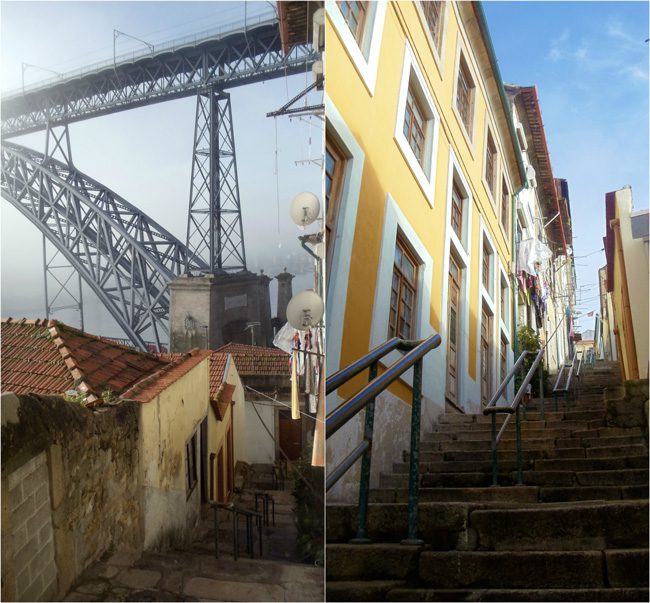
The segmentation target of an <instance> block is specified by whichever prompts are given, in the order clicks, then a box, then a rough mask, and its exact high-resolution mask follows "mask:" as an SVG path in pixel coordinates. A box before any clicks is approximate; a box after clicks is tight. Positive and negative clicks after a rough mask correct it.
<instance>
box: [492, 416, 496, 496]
mask: <svg viewBox="0 0 650 603" xmlns="http://www.w3.org/2000/svg"><path fill="white" fill-rule="evenodd" d="M492 485H493V486H496V485H497V413H495V412H493V413H492Z"/></svg>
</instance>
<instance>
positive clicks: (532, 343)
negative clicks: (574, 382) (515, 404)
mask: <svg viewBox="0 0 650 603" xmlns="http://www.w3.org/2000/svg"><path fill="white" fill-rule="evenodd" d="M540 347H541V341H540V339H539V336H538V335H537V333H536V332H535V331H534V330H533V329H531V328H530V327H527V326H524V327H520V328H519V329H518V330H517V350H518V352H519V354H522V353H523V352H525V351H528V352H529V354H528V355H527V356H526V357H525V358H524V360H523V362H522V363H521V366H520V367H519V370H518V371H517V373H516V375H515V391H519V387H520V386H521V384H522V383H523V381H524V379H525V377H526V375H527V374H528V371H529V370H530V367H531V366H532V365H533V361H534V360H535V356H536V355H537V353H538V352H539V349H540ZM543 366H544V358H542V367H543ZM544 372H545V371H544ZM530 384H531V386H532V387H531V389H532V394H533V396H537V395H539V379H537V378H536V377H533V380H532V381H531V382H530Z"/></svg>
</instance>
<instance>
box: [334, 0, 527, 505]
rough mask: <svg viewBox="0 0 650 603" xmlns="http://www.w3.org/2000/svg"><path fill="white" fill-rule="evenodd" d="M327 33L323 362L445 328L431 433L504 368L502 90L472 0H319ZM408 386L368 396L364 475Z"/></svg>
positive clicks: (395, 424)
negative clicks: (368, 454) (371, 419)
mask: <svg viewBox="0 0 650 603" xmlns="http://www.w3.org/2000/svg"><path fill="white" fill-rule="evenodd" d="M325 32H326V53H325V54H326V56H325V73H326V80H327V88H326V95H325V105H326V118H327V130H326V141H327V142H326V199H327V203H328V216H327V232H328V249H327V254H328V291H327V320H328V338H327V372H328V374H332V373H333V372H335V371H336V370H338V369H339V368H342V367H344V366H346V365H348V364H349V363H350V362H352V361H354V360H355V359H357V358H359V357H361V356H362V355H364V354H365V353H366V352H367V351H368V350H369V349H371V348H373V347H375V346H376V345H378V344H380V343H382V342H384V341H385V340H386V339H388V338H389V337H391V336H394V335H397V336H399V337H402V338H405V339H422V338H425V337H428V336H430V335H432V334H434V333H439V334H440V335H441V336H442V340H443V342H442V345H441V346H440V347H439V348H437V349H436V350H434V351H432V352H430V353H429V354H428V355H427V356H426V357H425V359H424V363H423V407H422V413H423V414H422V417H423V421H422V429H423V430H426V429H427V428H428V427H430V426H431V425H432V424H433V423H434V422H435V421H436V418H437V416H438V415H440V414H441V413H443V412H445V408H446V407H447V408H448V409H450V410H454V407H456V409H455V410H463V411H465V412H472V411H477V410H478V409H480V407H481V402H485V401H486V397H487V399H489V398H490V397H491V395H492V393H493V392H494V391H495V389H496V387H497V385H498V383H499V382H500V380H501V379H500V377H501V375H502V374H504V372H505V371H507V370H508V369H509V367H510V366H511V364H512V344H513V338H514V333H513V330H512V325H513V321H512V305H513V304H512V292H511V288H512V254H513V237H512V198H513V195H515V194H517V193H518V191H519V190H520V189H521V188H522V187H523V185H524V181H525V174H524V169H523V164H522V161H521V156H520V151H519V147H518V143H517V141H516V135H515V132H514V128H513V124H512V117H511V114H510V108H509V105H508V100H507V98H506V95H505V92H504V89H503V85H502V82H501V78H500V75H499V73H498V68H497V67H496V59H495V57H494V52H493V50H492V47H491V42H490V40H489V34H488V33H487V27H486V23H485V17H484V15H483V12H482V9H481V7H480V5H478V4H475V3H469V2H458V3H457V2H376V3H375V2H368V3H365V2H326V23H325ZM328 73H332V74H336V75H335V77H331V78H327V74H328ZM397 358H399V353H398V352H393V353H392V355H389V356H388V357H387V360H386V363H385V364H386V365H388V364H390V363H392V362H393V361H395V360H396V359H397ZM410 383H411V375H410V372H409V373H407V374H406V375H405V377H404V379H402V380H400V381H399V382H397V383H396V384H394V385H393V386H392V387H391V389H390V391H387V392H384V393H383V394H381V395H380V396H379V398H378V403H377V405H376V410H375V413H376V418H375V426H376V428H375V440H374V441H375V444H373V471H372V478H371V481H373V482H374V481H375V480H376V479H377V478H378V472H379V471H380V470H381V467H382V466H385V465H386V463H390V462H392V461H393V460H396V457H397V455H399V454H400V453H401V452H402V450H403V449H406V448H407V447H408V445H407V444H406V442H408V436H407V434H408V429H409V416H410V409H409V407H408V400H410ZM362 384H363V379H362V378H358V379H357V380H356V381H354V382H352V383H350V384H349V385H348V386H347V387H342V388H340V389H339V391H338V392H337V394H333V395H331V396H330V397H329V399H328V410H331V409H332V408H334V407H335V406H336V405H338V403H339V402H340V400H341V397H346V396H349V395H350V394H351V393H354V391H356V390H358V389H359V388H360V387H361V386H362ZM360 432H361V423H360V420H359V419H358V418H357V420H356V421H351V422H350V424H349V425H348V426H347V428H344V429H341V430H340V431H339V432H338V433H337V434H336V436H334V437H333V438H331V439H330V440H328V464H329V463H332V465H330V466H333V465H335V464H336V463H337V462H338V460H340V459H341V458H342V457H343V456H344V455H345V453H347V452H348V451H349V446H346V445H345V442H352V443H353V444H356V442H358V437H357V436H358V434H359V433H360ZM352 482H354V479H353V477H352V478H350V479H348V480H347V481H344V482H343V483H342V484H341V485H337V487H336V488H335V489H334V490H332V491H330V494H331V495H332V498H335V497H336V496H342V497H344V498H345V497H348V496H351V495H352V492H353V490H354V488H355V487H354V486H353V485H352Z"/></svg>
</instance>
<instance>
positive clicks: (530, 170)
mask: <svg viewBox="0 0 650 603" xmlns="http://www.w3.org/2000/svg"><path fill="white" fill-rule="evenodd" d="M535 175H536V174H535V168H534V167H533V166H532V165H528V166H527V167H526V178H527V179H528V180H532V179H533V178H535Z"/></svg>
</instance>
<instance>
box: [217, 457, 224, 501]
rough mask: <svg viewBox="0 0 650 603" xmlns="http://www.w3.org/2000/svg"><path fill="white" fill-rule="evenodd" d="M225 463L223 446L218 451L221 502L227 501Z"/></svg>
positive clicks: (218, 493)
mask: <svg viewBox="0 0 650 603" xmlns="http://www.w3.org/2000/svg"><path fill="white" fill-rule="evenodd" d="M224 469H225V465H224V458H223V446H221V448H219V452H218V453H217V500H218V501H219V502H226V492H225V487H224V482H225V471H224Z"/></svg>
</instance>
